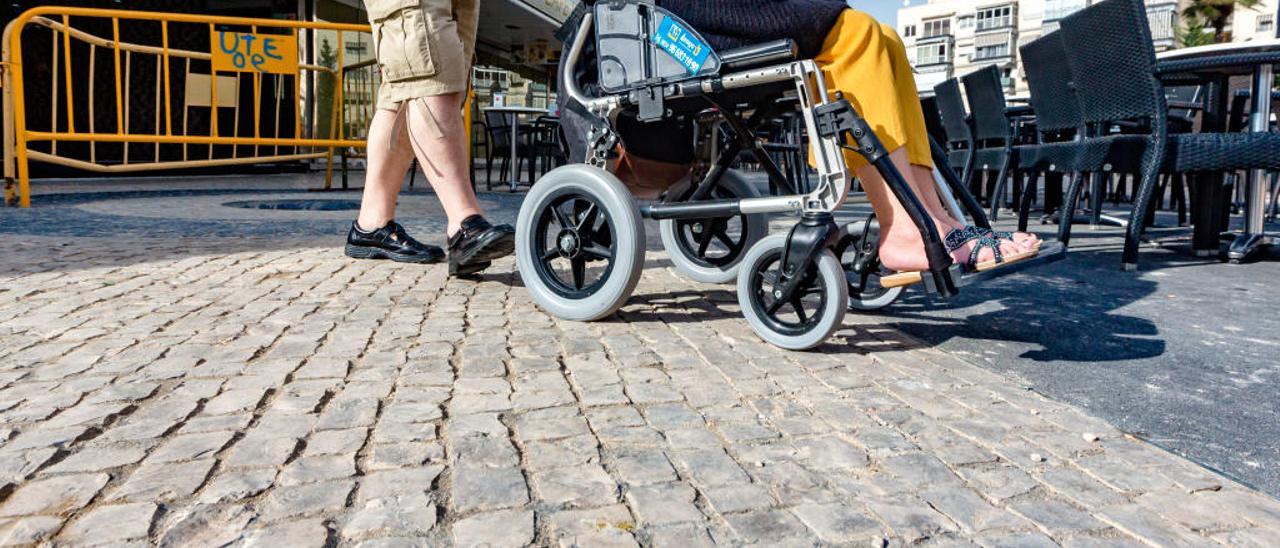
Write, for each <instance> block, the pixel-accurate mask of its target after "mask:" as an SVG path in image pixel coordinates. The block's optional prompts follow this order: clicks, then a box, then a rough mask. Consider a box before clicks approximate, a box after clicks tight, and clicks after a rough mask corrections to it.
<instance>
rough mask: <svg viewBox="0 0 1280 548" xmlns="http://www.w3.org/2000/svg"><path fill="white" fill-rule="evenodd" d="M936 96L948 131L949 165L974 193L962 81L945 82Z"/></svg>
mask: <svg viewBox="0 0 1280 548" xmlns="http://www.w3.org/2000/svg"><path fill="white" fill-rule="evenodd" d="M933 93H934V100H935V101H936V102H937V105H938V114H939V115H941V116H942V127H943V129H944V130H945V131H946V137H947V140H946V147H947V165H948V166H950V167H951V169H952V170H953V171H955V173H956V174H958V175H959V176H960V180H961V181H962V182H963V183H964V186H965V188H968V189H969V190H970V192H972V191H973V187H971V186H970V184H972V180H973V154H972V153H973V130H972V129H970V127H969V115H968V114H967V112H966V110H965V106H964V96H963V95H961V94H960V81H959V80H956V79H955V78H949V79H947V80H944V81H943V82H942V83H941V84H938V85H936V86H934V87H933Z"/></svg>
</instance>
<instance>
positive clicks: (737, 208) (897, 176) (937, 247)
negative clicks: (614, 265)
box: [561, 10, 960, 296]
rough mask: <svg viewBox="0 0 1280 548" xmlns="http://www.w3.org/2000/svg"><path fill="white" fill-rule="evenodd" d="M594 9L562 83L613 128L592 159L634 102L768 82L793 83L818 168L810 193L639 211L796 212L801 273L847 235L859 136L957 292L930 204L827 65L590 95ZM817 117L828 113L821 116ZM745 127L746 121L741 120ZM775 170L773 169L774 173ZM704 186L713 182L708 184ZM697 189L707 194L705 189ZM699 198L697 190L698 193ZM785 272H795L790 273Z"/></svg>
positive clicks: (610, 141) (597, 142) (598, 158)
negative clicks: (828, 76) (585, 72)
mask: <svg viewBox="0 0 1280 548" xmlns="http://www.w3.org/2000/svg"><path fill="white" fill-rule="evenodd" d="M593 19H594V13H592V12H591V11H590V10H588V11H587V12H585V13H584V14H583V17H582V21H581V23H580V24H579V27H578V31H577V33H576V34H575V35H574V39H573V42H572V43H571V45H570V47H569V50H568V52H567V54H566V55H565V56H564V58H563V59H562V61H561V62H563V63H566V65H565V67H564V70H562V71H561V74H562V81H561V89H562V90H563V91H564V92H565V93H566V94H568V96H569V97H570V99H571V100H572V101H574V102H577V103H578V104H580V105H582V106H583V107H584V109H585V110H586V111H587V112H589V113H590V114H591V115H592V116H594V117H597V118H599V119H600V120H603V121H604V122H605V123H606V124H608V127H603V128H593V130H592V132H591V134H590V135H589V136H588V139H589V141H590V144H589V151H588V158H587V163H589V164H593V165H596V166H598V167H602V168H603V167H605V166H606V162H607V157H608V154H609V152H610V150H611V149H612V146H613V145H614V144H615V143H616V135H612V134H611V133H612V126H613V123H614V121H615V120H616V116H617V114H618V113H619V112H621V111H622V110H623V109H625V108H628V107H630V106H637V105H638V106H640V108H641V110H642V111H643V110H645V109H646V108H652V104H650V105H645V104H644V103H645V102H646V101H650V102H652V101H654V100H655V98H656V102H657V104H658V105H659V107H661V105H662V103H663V102H664V101H666V100H669V99H681V98H695V97H700V98H703V99H705V100H706V101H707V102H708V103H709V104H710V105H712V106H717V107H719V106H720V105H718V103H717V102H716V98H715V95H716V94H718V93H722V92H726V91H732V90H739V89H746V88H750V87H754V86H760V85H765V84H773V83H781V82H788V81H790V82H792V84H793V85H794V91H795V94H796V99H797V100H798V101H799V104H798V105H797V107H798V108H797V110H798V111H799V112H800V113H801V116H802V117H803V118H804V124H805V128H806V130H807V131H808V134H809V136H810V139H811V141H812V147H811V148H812V150H813V156H814V164H815V168H816V169H817V172H818V175H817V179H816V184H815V185H814V187H813V189H812V190H811V191H809V192H808V193H805V194H791V195H784V196H769V197H761V198H743V199H732V200H705V201H692V202H683V203H659V204H653V205H648V206H644V207H641V209H640V213H641V215H642V216H644V217H648V218H651V219H699V218H709V217H729V216H734V215H739V214H753V213H797V214H800V217H801V222H799V223H797V225H796V226H795V227H794V228H793V229H792V231H791V234H790V236H789V239H788V245H787V252H786V254H785V256H786V259H785V262H786V263H787V271H788V272H803V271H805V267H806V266H807V264H808V263H810V262H811V260H812V259H813V257H814V256H815V255H816V254H817V253H818V252H819V251H820V250H821V249H823V248H826V247H832V246H834V245H836V243H837V242H838V241H839V240H840V239H841V236H842V234H841V231H840V229H839V228H838V227H836V226H835V222H834V217H833V215H832V213H833V212H834V211H835V210H836V208H838V207H840V205H841V204H842V203H844V202H845V200H846V199H847V198H848V195H849V186H850V173H849V169H848V166H847V165H846V164H845V162H844V156H843V149H845V148H853V147H851V146H849V145H846V144H845V143H846V140H850V141H852V142H853V143H855V146H856V147H857V148H856V150H857V152H859V153H860V154H862V155H863V156H864V157H865V158H867V160H868V161H869V162H870V163H871V164H872V165H873V166H874V167H875V168H876V169H877V170H878V171H879V172H880V174H881V175H882V176H883V177H884V179H885V181H886V183H887V186H888V187H889V189H890V191H891V192H893V194H894V195H895V196H896V197H897V198H898V200H899V201H900V202H901V203H902V205H903V207H904V209H906V211H907V214H908V216H909V217H910V218H911V221H912V222H913V223H914V224H915V225H916V227H917V228H918V229H919V230H920V232H921V235H922V236H923V240H924V243H925V254H926V256H927V257H928V261H929V274H930V275H928V276H925V277H924V284H925V288H926V289H927V290H928V291H929V292H931V293H936V294H940V295H943V296H950V295H953V294H955V293H956V292H957V289H956V280H958V278H959V274H960V271H959V267H958V266H957V265H953V264H952V261H951V256H950V254H949V253H948V252H947V251H946V249H945V246H944V245H943V243H942V238H941V236H940V235H939V234H938V232H937V228H936V227H935V226H934V223H933V222H932V219H931V218H930V217H929V215H928V213H926V212H925V209H924V206H923V205H922V204H921V203H920V201H919V199H918V198H917V197H916V196H915V195H914V194H913V193H912V191H911V189H910V187H908V186H907V184H906V181H905V180H904V179H903V177H902V174H901V173H899V172H898V170H897V168H896V166H894V165H893V163H892V162H890V161H889V159H888V151H887V150H885V148H884V146H883V145H882V144H881V143H880V141H879V139H878V138H877V137H876V136H875V133H874V132H873V131H872V130H871V128H870V126H869V125H867V123H866V122H865V120H863V119H862V118H861V117H860V116H859V115H858V114H857V113H856V112H855V111H854V109H853V107H852V106H851V105H850V104H849V103H848V101H847V100H845V99H843V98H842V97H839V96H837V97H836V99H835V100H832V99H831V98H830V95H829V94H828V91H827V84H826V80H825V78H824V77H823V75H822V71H821V70H820V69H819V68H818V66H817V64H816V63H815V62H813V61H812V60H808V59H806V60H799V61H789V62H785V63H780V64H776V65H772V66H766V67H762V68H753V69H748V70H743V71H739V72H732V73H729V74H723V75H721V74H717V75H711V76H705V77H699V78H694V79H690V80H685V81H680V82H675V83H658V84H654V85H653V86H651V87H649V88H646V89H642V90H639V91H634V90H633V91H631V92H629V93H625V94H623V93H618V94H605V95H603V96H601V97H589V96H587V95H586V94H585V93H584V92H583V91H582V89H581V88H580V87H579V86H578V84H577V82H576V81H575V79H574V77H573V74H574V73H575V71H574V69H575V67H576V65H577V63H578V62H579V60H580V59H579V58H580V56H581V54H582V50H583V46H584V44H585V43H586V40H587V39H588V38H589V37H590V36H592V35H593V33H592V25H593ZM717 110H718V111H719V112H720V114H721V117H722V118H723V119H724V120H725V122H727V123H729V124H730V125H733V124H735V123H737V124H741V120H740V119H735V116H734V115H731V114H730V113H728V112H726V109H724V108H718V109H717ZM819 116H823V119H822V120H819ZM739 132H740V126H739ZM727 168H728V166H727V165H723V163H722V162H717V165H716V166H713V168H712V170H713V171H712V172H711V173H709V174H708V177H707V178H706V179H705V180H706V181H712V182H713V181H714V177H716V176H718V173H716V170H723V169H727ZM772 175H773V173H772V172H771V176H772ZM703 186H704V187H705V186H708V185H705V184H703ZM698 194H702V195H705V189H699V192H698ZM695 197H698V196H697V195H695ZM784 278H792V276H789V275H784ZM796 281H798V278H796V279H794V280H793V279H787V280H781V281H780V285H781V286H782V287H783V292H784V294H789V292H790V291H792V290H793V289H794V285H795V282H796Z"/></svg>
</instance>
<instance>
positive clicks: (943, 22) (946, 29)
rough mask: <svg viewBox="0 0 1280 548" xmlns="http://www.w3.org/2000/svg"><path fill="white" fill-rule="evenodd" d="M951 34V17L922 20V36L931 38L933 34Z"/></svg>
mask: <svg viewBox="0 0 1280 548" xmlns="http://www.w3.org/2000/svg"><path fill="white" fill-rule="evenodd" d="M950 35H951V18H949V17H948V18H946V19H934V20H932V21H925V22H924V37H925V38H933V37H934V36H950Z"/></svg>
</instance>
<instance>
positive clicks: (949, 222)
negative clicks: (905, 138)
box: [903, 164, 1040, 250]
mask: <svg viewBox="0 0 1280 548" xmlns="http://www.w3.org/2000/svg"><path fill="white" fill-rule="evenodd" d="M903 176H904V177H906V179H907V184H909V185H911V188H912V189H913V190H915V192H916V196H918V197H920V201H921V202H923V204H924V208H925V209H926V210H927V211H928V212H929V214H930V215H932V216H933V218H934V219H935V220H937V221H938V223H939V224H940V225H945V226H947V227H949V228H947V230H952V229H956V228H961V227H963V226H965V225H966V224H967V223H965V221H964V220H963V219H956V218H955V217H952V216H951V212H950V211H948V210H947V208H946V206H944V205H943V204H942V198H941V197H939V196H938V191H937V184H938V183H937V181H936V180H935V179H934V177H933V168H928V167H924V166H921V165H916V164H911V167H910V170H909V171H908V172H905V173H903ZM1013 241H1014V242H1015V243H1016V244H1017V245H1018V247H1019V248H1022V249H1023V250H1029V249H1031V248H1032V247H1033V246H1034V245H1035V244H1036V243H1037V242H1039V241H1040V238H1039V237H1038V236H1036V235H1035V234H1031V233H1029V232H1015V233H1014V235H1013Z"/></svg>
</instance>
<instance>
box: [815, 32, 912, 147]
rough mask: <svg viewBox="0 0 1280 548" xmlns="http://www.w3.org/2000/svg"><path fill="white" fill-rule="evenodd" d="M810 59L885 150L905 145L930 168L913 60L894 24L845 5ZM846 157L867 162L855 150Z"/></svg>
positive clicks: (830, 88)
mask: <svg viewBox="0 0 1280 548" xmlns="http://www.w3.org/2000/svg"><path fill="white" fill-rule="evenodd" d="M814 61H815V62H816V63H818V66H819V67H821V68H822V71H823V73H824V75H825V77H826V79H827V88H828V91H830V92H832V93H834V92H835V91H840V92H843V93H844V96H845V98H846V99H848V100H849V102H850V103H852V104H853V107H854V108H855V109H857V111H858V114H859V115H861V116H862V117H863V118H864V119H866V121H867V123H869V124H871V128H872V129H873V130H874V131H875V132H876V136H878V137H879V138H880V141H881V142H882V143H884V146H885V148H886V149H888V150H889V151H891V152H892V151H894V150H897V149H898V148H901V147H904V146H905V147H907V157H908V158H909V159H910V161H911V163H912V164H915V165H920V166H925V167H933V155H932V153H931V152H930V150H929V136H928V135H929V134H928V133H927V132H926V129H925V125H924V113H923V112H921V110H920V98H919V97H918V96H917V95H916V81H915V77H914V76H913V75H912V73H911V63H910V62H909V61H907V50H906V47H905V46H903V45H902V38H899V37H898V33H897V31H895V30H894V29H893V27H890V26H888V25H884V24H881V23H880V22H878V21H876V20H875V19H874V18H872V17H871V16H870V15H867V14H866V13H863V12H861V11H858V10H854V9H846V10H844V13H843V14H841V15H840V18H839V19H838V20H837V21H836V25H835V26H834V27H832V28H831V31H830V32H829V33H827V39H826V41H824V42H823V44H822V52H821V53H819V54H818V56H817V57H815V58H814ZM844 155H845V162H846V163H847V164H848V166H849V169H851V170H852V169H857V168H859V167H861V166H864V165H866V164H867V161H866V159H864V158H863V157H862V155H860V154H858V153H857V152H854V151H851V150H846V151H845V153H844Z"/></svg>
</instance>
